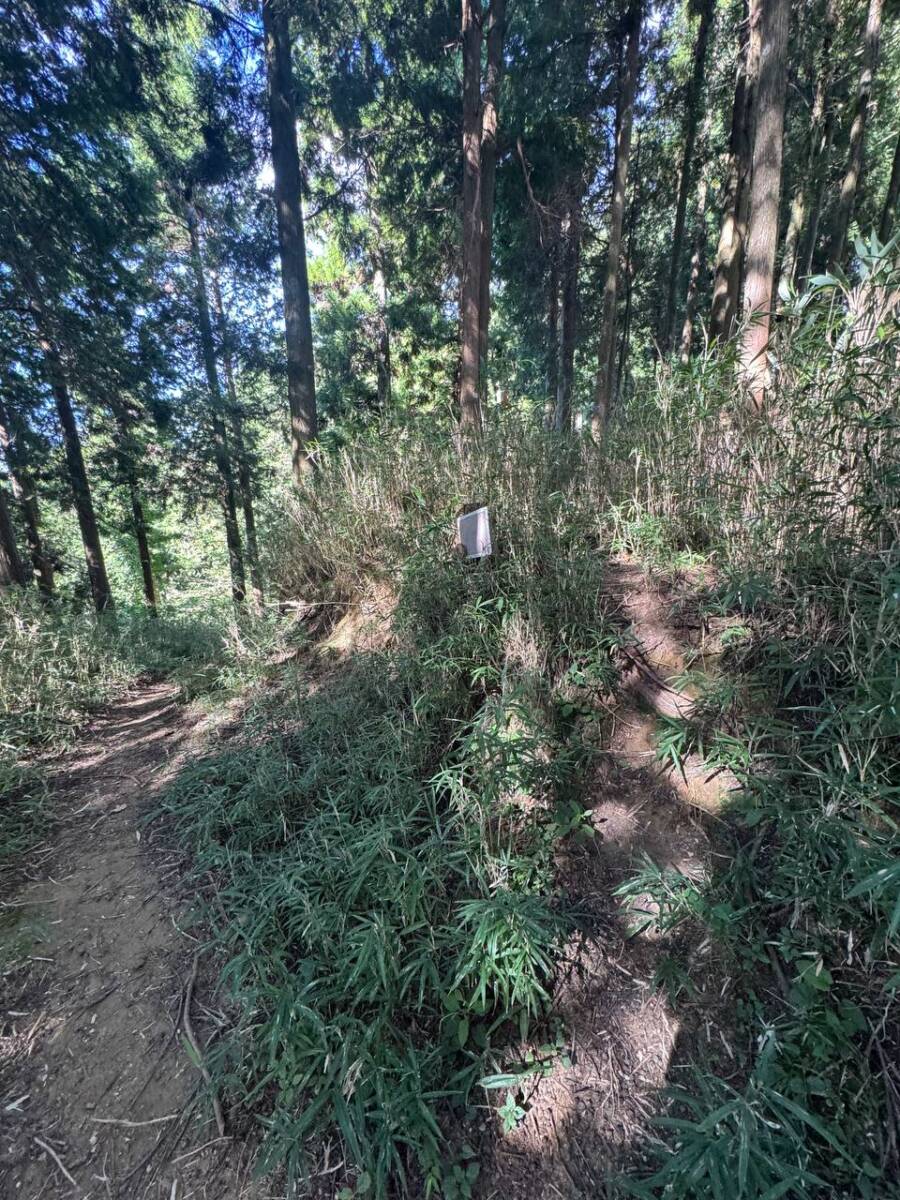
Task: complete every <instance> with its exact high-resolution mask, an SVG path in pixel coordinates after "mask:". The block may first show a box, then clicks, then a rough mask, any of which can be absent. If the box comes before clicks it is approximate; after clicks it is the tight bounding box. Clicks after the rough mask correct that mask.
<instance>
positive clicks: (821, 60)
mask: <svg viewBox="0 0 900 1200" xmlns="http://www.w3.org/2000/svg"><path fill="white" fill-rule="evenodd" d="M836 19H837V13H836V0H826V2H825V20H824V31H823V34H822V47H821V53H820V54H819V56H818V61H817V64H816V67H815V68H814V69H815V75H816V87H815V91H814V93H813V106H812V113H811V114H810V128H809V148H808V150H807V154H806V167H805V169H804V168H802V167H801V170H800V179H799V182H798V184H797V188H796V191H795V192H794V198H793V200H792V202H791V215H790V219H789V220H788V227H787V233H786V234H785V238H784V252H783V254H782V256H781V283H783V284H784V285H788V284H791V283H793V282H794V279H795V278H796V275H797V266H798V263H799V259H800V243H801V241H802V234H803V226H804V223H805V221H806V210H807V207H808V201H809V192H810V189H811V188H814V187H815V184H816V178H817V170H818V167H819V159H820V157H821V156H822V154H823V152H824V151H825V150H826V144H825V140H824V138H825V120H826V112H827V111H828V107H829V95H828V93H829V89H830V86H831V42H832V38H833V37H834V29H835V22H836ZM817 222H818V218H817ZM779 286H780V285H779Z"/></svg>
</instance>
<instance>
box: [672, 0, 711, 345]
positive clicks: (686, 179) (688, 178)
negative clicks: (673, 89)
mask: <svg viewBox="0 0 900 1200" xmlns="http://www.w3.org/2000/svg"><path fill="white" fill-rule="evenodd" d="M714 14H715V0H703V4H702V7H701V9H700V24H699V27H698V29H697V41H696V43H695V45H694V62H693V70H692V71H691V78H690V82H689V84H688V92H687V96H686V98H685V106H684V149H683V152H682V156H681V171H680V172H679V178H678V199H677V200H676V202H675V226H674V229H673V230H672V256H671V259H670V262H669V290H668V295H667V297H666V316H665V323H664V326H663V339H662V350H663V353H664V354H666V353H668V351H669V350H670V349H671V346H672V337H673V334H674V331H675V318H676V305H677V295H678V281H679V277H680V275H681V260H682V257H683V254H684V227H685V218H686V216H687V203H688V197H689V195H690V193H691V183H692V177H693V168H694V147H695V146H696V142H697V118H698V115H699V110H700V97H701V92H702V89H703V81H704V77H705V74H706V50H707V46H708V45H709V32H710V29H711V27H712V21H713V16H714Z"/></svg>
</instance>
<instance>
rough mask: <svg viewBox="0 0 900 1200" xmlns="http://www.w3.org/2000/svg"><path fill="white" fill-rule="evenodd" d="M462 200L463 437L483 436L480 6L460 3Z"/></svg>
mask: <svg viewBox="0 0 900 1200" xmlns="http://www.w3.org/2000/svg"><path fill="white" fill-rule="evenodd" d="M462 57H463V194H462V267H461V272H460V297H459V337H460V347H459V420H460V426H461V428H462V432H463V434H464V435H471V434H477V433H478V432H479V431H480V430H481V424H482V416H481V399H480V394H479V393H480V372H479V367H480V341H479V338H480V321H479V306H480V300H481V255H482V245H481V242H482V202H481V0H462Z"/></svg>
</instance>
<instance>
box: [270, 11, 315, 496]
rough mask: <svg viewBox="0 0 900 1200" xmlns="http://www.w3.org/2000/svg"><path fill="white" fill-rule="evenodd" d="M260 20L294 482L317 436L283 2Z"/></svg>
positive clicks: (308, 465) (308, 460)
mask: <svg viewBox="0 0 900 1200" xmlns="http://www.w3.org/2000/svg"><path fill="white" fill-rule="evenodd" d="M262 18H263V31H264V35H265V46H266V76H267V79H268V92H269V127H270V131H271V136H272V168H273V172H274V176H275V209H276V215H277V218H278V246H279V251H280V255H281V286H282V290H283V292H284V332H285V341H286V345H287V374H288V407H289V409H290V414H291V457H292V464H293V471H294V480H295V482H296V483H297V484H298V485H299V484H300V482H301V480H302V479H303V477H304V475H305V474H306V473H307V472H308V471H309V470H311V469H312V466H313V460H312V458H311V457H310V454H309V448H308V447H309V443H310V442H311V441H313V440H314V439H315V437H316V436H317V434H318V417H317V413H316V378H315V369H314V362H313V339H312V316H311V313H310V303H309V278H308V275H307V269H306V237H305V233H304V229H303V206H302V201H301V179H300V156H299V154H298V152H297V114H296V109H295V105H294V81H293V72H292V70H291V39H290V31H289V26H288V0H262Z"/></svg>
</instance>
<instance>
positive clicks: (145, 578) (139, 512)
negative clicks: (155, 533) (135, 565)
mask: <svg viewBox="0 0 900 1200" xmlns="http://www.w3.org/2000/svg"><path fill="white" fill-rule="evenodd" d="M128 491H129V498H130V500H131V516H132V520H133V524H134V536H135V540H136V541H137V548H138V559H139V560H140V564H141V580H142V582H143V585H144V602H145V603H146V605H147V612H148V613H149V614H150V616H151V617H155V616H157V615H158V609H157V602H156V584H155V582H154V579H153V559H152V558H151V556H150V543H149V542H148V540H147V519H146V517H145V516H144V505H143V502H142V500H141V494H140V492H139V490H138V486H137V483H136V482H135V481H134V480H130V481H129V485H128Z"/></svg>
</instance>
